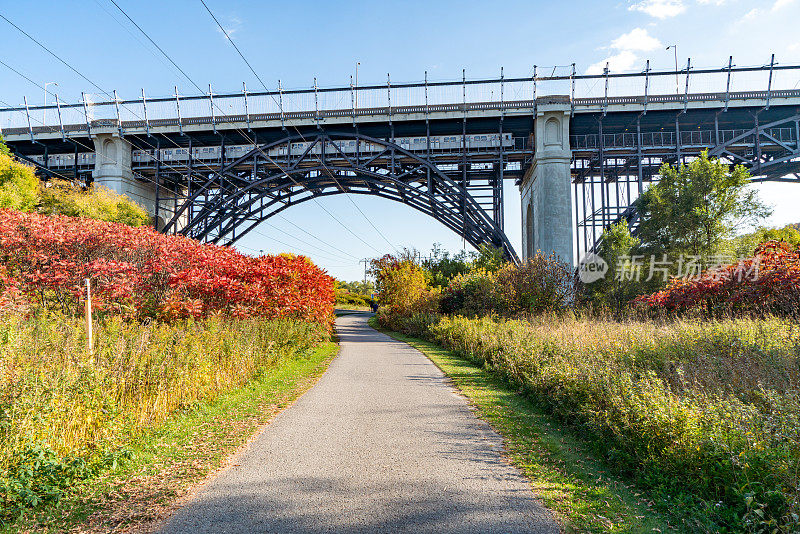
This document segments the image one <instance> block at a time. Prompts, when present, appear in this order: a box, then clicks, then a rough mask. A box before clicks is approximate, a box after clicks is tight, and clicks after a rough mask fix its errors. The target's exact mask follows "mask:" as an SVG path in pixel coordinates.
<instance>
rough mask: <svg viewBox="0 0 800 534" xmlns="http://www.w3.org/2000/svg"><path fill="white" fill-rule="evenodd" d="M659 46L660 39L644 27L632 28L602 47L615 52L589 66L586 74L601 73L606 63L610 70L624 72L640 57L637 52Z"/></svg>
mask: <svg viewBox="0 0 800 534" xmlns="http://www.w3.org/2000/svg"><path fill="white" fill-rule="evenodd" d="M661 46H664V45H662V44H661V41H659V40H658V39H656V38H655V37H653V36H652V35H650V34H649V33H648V32H647V30H646V29H644V28H634V29H632V30H631V31H629V32H628V33H623V34H622V35H620V36H619V37H617V38H616V39H614V40H613V41H611V44H610V45H609V46H606V47H603V48H604V49H612V50H614V51H615V52H614V53H613V54H611V55H609V56H608V57H606V58H605V59H603V60H601V61H598V62H597V63H594V64H592V65H590V66H589V68H588V69H587V70H586V73H587V74H602V73H603V69H604V68H605V66H606V63H608V69H609V70H610V71H611V72H624V71H629V70H631V69H632V68H633V67H634V65H636V62H637V61H638V60H639V59H640V58H639V55H638V53H639V52H648V51H650V50H655V49H657V48H659V47H661Z"/></svg>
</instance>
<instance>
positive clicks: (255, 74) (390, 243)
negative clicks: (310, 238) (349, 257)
mask: <svg viewBox="0 0 800 534" xmlns="http://www.w3.org/2000/svg"><path fill="white" fill-rule="evenodd" d="M111 1H112V2H113V1H114V0H111ZM200 3H201V4H203V7H205V8H206V11H208V14H209V15H211V18H212V19H214V22H216V23H217V26H218V27H219V29H220V31H222V33H223V34H224V35H225V37H226V38H227V39H228V41H229V42H230V43H231V45H232V46H233V48H234V49H235V50H236V52H237V53H238V54H239V57H241V58H242V61H244V62H245V64H246V65H247V67H248V68H249V69H250V72H252V73H253V76H255V77H256V79H258V81H259V82H260V83H261V85H262V87H264V90H265V91H266V92H267V94H269V95H270V97H271V98H272V100H273V101H275V96H274V95H272V94H271V93H270V90H269V88H268V87H267V85H266V84H265V83H264V80H262V79H261V76H259V75H258V73H257V72H256V71H255V69H254V68H253V66H252V65H251V64H250V62H249V61H247V58H246V57H245V56H244V54H243V53H242V51H241V50H239V47H238V46H236V43H234V42H233V39H231V36H230V35H229V34H228V31H227V30H226V29H225V28H224V27H223V26H222V24H220V22H219V20H218V19H217V17H216V16H214V13H212V12H211V9H210V8H209V7H208V4H206V2H205V0H200ZM276 103H277V102H276ZM292 126H293V127H294V129H295V131H296V132H297V133H298V135H300V137H301V139H303V142H306V139H305V137H303V134H302V133H300V130H299V129H298V128H297V126H296V125H292ZM321 163H322V166H323V168H325V170H326V171H328V173H329V176H330V177H331V178H332V179H333V181H334V182H336V185H337V186H339V188H340V189H343V188H342V187H341V185H339V182H338V180H336V178H334V177H333V173H332V172H331V171H330V169H328V166H327V165H326V164H325V162H324V161H321ZM345 196H346V197H347V198H348V199H349V200H350V202H351V203H352V204H353V206H355V208H356V210H358V212H359V213H360V214H361V216H362V217H364V219H366V221H367V222H368V223H369V225H370V226H372V228H373V229H374V230H375V231H376V232H377V233H378V235H380V236H381V237H382V238H383V240H384V241H386V243H388V244H389V246H390V247H392V248H393V249H394V250H395V252H397V248H396V247H395V246H394V245H393V244H392V242H391V241H389V240H388V239H387V238H386V236H385V235H384V234H383V232H381V231H380V230H379V229H378V227H376V226H375V225H374V224H373V223H372V220H370V218H369V217H367V216H366V215H365V214H364V212H363V211H361V208H360V207H359V206H358V204H356V202H355V201H354V200H353V199H352V197H351V196H350V195H349V194H345ZM315 200H316V199H315ZM351 233H352V232H351ZM359 239H360V238H359ZM362 241H363V239H362ZM369 246H370V248H372V249H373V250H375V251H376V252H378V250H377V249H375V247H372V246H371V245H369Z"/></svg>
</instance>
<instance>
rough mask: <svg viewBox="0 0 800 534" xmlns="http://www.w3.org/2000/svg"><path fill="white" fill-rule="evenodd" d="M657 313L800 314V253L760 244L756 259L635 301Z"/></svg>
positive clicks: (674, 283) (775, 243) (777, 244)
mask: <svg viewBox="0 0 800 534" xmlns="http://www.w3.org/2000/svg"><path fill="white" fill-rule="evenodd" d="M633 302H634V303H635V304H640V305H644V306H645V307H647V308H650V309H654V310H663V311H668V312H683V311H688V310H692V309H697V310H699V311H702V312H705V313H707V314H710V315H715V316H721V315H726V316H730V315H739V314H764V313H772V314H777V315H789V316H797V315H799V314H800V249H796V248H792V247H791V246H790V245H788V244H787V243H785V242H783V241H768V242H766V243H762V244H761V245H759V247H758V249H757V250H756V254H755V256H754V257H752V258H748V259H746V260H743V261H740V262H739V263H735V264H732V265H726V266H723V267H721V268H716V269H712V270H707V271H705V272H704V273H703V274H702V275H701V276H700V277H698V278H689V279H682V278H681V279H674V280H672V281H671V282H670V284H669V285H668V286H667V287H666V288H665V289H663V290H662V291H658V292H656V293H653V294H651V295H642V296H640V297H638V298H636V299H635V300H634V301H633Z"/></svg>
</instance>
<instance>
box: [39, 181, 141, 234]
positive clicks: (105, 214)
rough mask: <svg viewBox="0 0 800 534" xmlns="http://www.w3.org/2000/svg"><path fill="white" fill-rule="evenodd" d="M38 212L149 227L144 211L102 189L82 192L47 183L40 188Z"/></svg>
mask: <svg viewBox="0 0 800 534" xmlns="http://www.w3.org/2000/svg"><path fill="white" fill-rule="evenodd" d="M39 211H40V212H42V213H45V214H49V215H67V216H70V217H86V218H89V219H99V220H101V221H109V222H118V223H122V224H127V225H128V226H146V225H148V224H150V216H149V215H148V214H147V211H145V209H144V208H143V207H141V206H140V205H138V204H137V203H135V202H134V201H132V200H131V199H129V198H128V197H126V196H124V195H120V194H119V193H115V192H114V191H112V190H110V189H108V188H105V187H103V186H92V187H91V188H90V189H89V190H87V191H84V190H82V189H81V188H78V187H75V186H73V185H72V184H70V183H69V182H63V181H50V182H49V183H48V184H47V185H46V187H43V188H42V200H41V205H40V207H39Z"/></svg>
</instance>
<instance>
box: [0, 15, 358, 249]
mask: <svg viewBox="0 0 800 534" xmlns="http://www.w3.org/2000/svg"><path fill="white" fill-rule="evenodd" d="M110 1H111V2H112V3H113V4H114V5H115V6H116V7H117V9H119V10H120V11H121V12H122V13H123V15H125V17H126V18H128V20H130V21H131V23H133V24H134V25H135V26H136V27H137V28H138V29H139V31H141V32H142V33H143V34H144V35H145V37H147V38H148V40H150V42H151V43H153V45H154V46H156V48H158V50H159V51H160V52H161V53H162V54H164V56H165V57H167V59H168V60H169V61H170V63H172V64H173V65H174V66H175V67H176V68H177V69H178V70H179V71H180V72H181V74H183V75H184V76H185V77H186V78H187V79H188V80H189V81H190V82H191V83H192V84H193V85H195V87H197V88H198V89H199V86H197V84H196V83H194V81H193V80H192V79H191V78H190V77H189V76H188V75H187V74H186V73H185V72H184V71H183V69H181V68H180V67H179V66H178V65H177V64H176V63H175V62H174V61H173V60H172V59H171V58H170V57H169V56H168V55H167V54H166V53H165V52H164V50H163V49H162V48H161V47H159V46H158V45H157V44H156V43H155V41H153V40H152V39H151V38H150V36H149V35H147V33H145V32H144V30H142V29H141V27H140V26H139V25H138V24H136V23H135V22H134V21H133V19H131V18H130V16H128V14H127V13H125V11H124V10H122V8H120V7H119V5H118V4H117V3H116V2H114V0H110ZM0 17H2V18H3V19H4V20H5V21H6V22H8V23H9V24H10V25H11V26H13V27H14V28H16V29H17V30H18V31H19V32H20V33H22V34H23V35H25V36H26V37H27V38H28V39H30V40H31V41H33V42H34V43H36V44H37V45H39V46H40V47H41V48H42V49H44V50H45V51H46V52H47V53H48V54H50V55H51V56H53V57H54V58H56V59H57V60H58V61H60V62H61V63H63V64H64V65H66V66H67V67H68V68H69V69H70V70H72V71H73V72H75V73H76V74H78V76H80V77H81V78H83V79H84V80H86V81H87V82H89V83H90V84H91V85H92V86H94V87H95V88H97V89H98V90H99V91H101V92H102V93H105V94H106V95H107V96H109V97H111V95H110V94H109V93H108V92H107V91H105V90H104V89H103V88H102V87H100V86H99V85H97V84H96V83H95V82H93V81H92V80H90V79H89V78H88V77H86V76H85V75H83V74H82V73H81V72H80V71H78V70H77V69H76V68H74V67H73V66H72V65H70V64H69V63H68V62H67V61H66V60H64V59H62V58H61V57H59V56H58V55H56V54H55V53H54V52H52V51H51V50H50V49H49V48H47V47H46V46H45V45H44V44H42V43H41V42H40V41H38V40H37V39H36V38H34V37H33V36H32V35H30V34H29V33H27V32H26V31H24V30H23V29H22V28H20V27H19V26H17V25H16V24H14V23H13V22H11V21H10V20H9V19H8V18H6V17H5V16H3V15H2V14H0ZM115 20H116V19H115ZM3 65H5V66H6V67H7V68H9V69H10V70H12V71H13V72H15V73H16V74H18V75H19V76H21V77H23V78H25V79H26V80H27V81H28V82H30V83H32V84H33V85H36V86H37V87H39V88H42V86H41V85H40V84H38V83H37V82H35V81H33V80H32V79H31V78H29V77H28V76H25V75H24V74H22V73H21V72H20V71H18V70H16V69H14V68H13V67H11V66H9V65H7V64H6V63H4V62H3ZM44 90H45V91H46V92H49V91H47V89H46V88H44ZM200 92H201V93H202V90H200ZM50 94H53V96H56V98H57V95H55V94H54V93H50ZM115 100H116V99H115ZM6 105H8V104H6ZM9 107H10V106H9ZM126 109H127V107H126ZM220 111H222V110H220ZM223 113H224V112H223ZM132 114H133V115H134V116H136V114H135V113H133V112H132ZM34 120H37V121H38V119H34ZM38 122H41V121H38ZM42 125H43V126H46V125H45V124H44V123H42ZM245 137H246V138H247V136H246V135H245ZM248 139H249V138H248ZM70 140H71V141H73V142H75V143H76V144H78V145H80V146H83V147H84V148H86V149H88V150H90V151H93V149H92V148H90V147H87V146H86V145H84V144H83V143H80V142H79V141H75V140H73V139H70ZM126 142H128V143H129V144H131V143H130V142H129V141H127V140H126ZM250 142H251V143H253V144H254V145H255V143H254V141H252V140H250ZM145 144H147V145H149V146H150V147H151V148H152V149H153V151H154V154H155V159H156V160H158V161H159V162H161V163H165V162H162V161H161V159H160V154H158V153H157V152H158V148H157V147H155V146H153V145H152V144H150V143H147V142H146V141H145ZM173 144H174V145H175V146H176V147H178V148H180V145H178V143H176V142H174V141H173ZM262 154H263V151H262ZM101 156H103V155H102V154H101ZM190 157H191V155H190ZM267 157H268V156H267ZM33 163H34V164H36V165H38V166H39V167H41V168H42V169H44V170H45V171H47V172H52V173H53V174H56V175H58V176H60V177H62V178H64V175H61V174H59V173H57V172H55V171H50V170H49V169H48V168H47V167H46V166H42V165H40V164H38V163H37V162H35V161H33ZM200 163H201V164H202V165H205V166H206V167H207V168H208V169H209V170H211V171H212V172H214V173H215V174H219V173H217V172H216V170H215V169H213V168H212V167H211V166H209V165H208V164H206V163H205V162H200ZM75 165H77V161H76V162H75ZM166 165H167V168H170V169H173V170H177V169H175V167H173V166H171V165H169V164H166ZM142 178H145V177H144V176H142ZM147 179H148V180H149V181H150V182H154V181H153V180H152V179H149V178H147ZM172 193H174V194H176V196H177V193H175V192H174V191H173V192H172ZM176 209H177V208H176ZM340 224H341V222H340ZM276 241H277V240H276ZM345 254H348V253H345ZM348 255H350V254H348Z"/></svg>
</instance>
